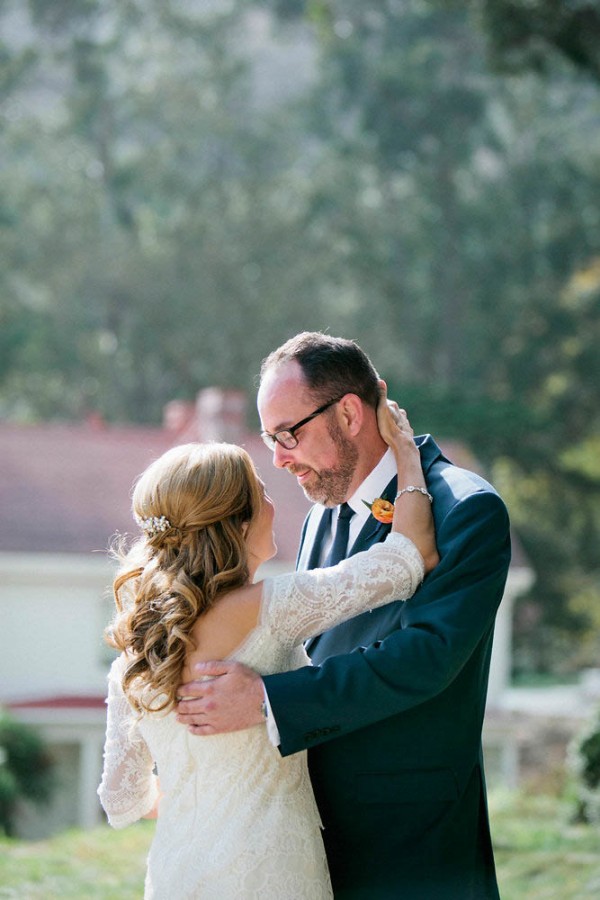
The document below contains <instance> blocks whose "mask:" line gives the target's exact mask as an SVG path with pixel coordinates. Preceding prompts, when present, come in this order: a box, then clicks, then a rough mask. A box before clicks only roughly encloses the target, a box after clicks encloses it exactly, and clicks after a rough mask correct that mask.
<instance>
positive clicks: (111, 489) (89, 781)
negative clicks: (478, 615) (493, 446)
mask: <svg viewBox="0 0 600 900" xmlns="http://www.w3.org/2000/svg"><path fill="white" fill-rule="evenodd" d="M246 412H247V398H246V397H245V395H244V394H242V393H241V392H239V391H233V390H223V389H220V388H207V389H205V390H203V391H201V392H200V393H199V394H198V397H197V399H196V402H195V403H193V404H188V403H181V402H178V401H176V402H173V403H171V404H169V405H168V406H167V407H166V409H165V414H164V421H163V423H162V425H161V426H160V427H148V426H134V425H126V426H112V425H111V426H108V425H106V424H105V423H104V422H103V421H102V420H101V419H99V418H98V417H95V416H93V417H90V418H89V419H88V421H86V422H84V423H82V424H57V423H45V424H39V425H32V426H23V425H15V424H8V423H4V424H0V458H1V459H2V466H0V621H1V622H2V638H3V641H2V644H3V649H2V654H1V655H0V704H2V705H4V706H6V707H8V708H9V710H11V711H12V713H13V715H15V716H18V718H19V719H20V720H22V721H24V722H28V723H31V724H33V725H35V726H37V727H38V728H39V730H40V731H41V733H42V734H43V736H44V737H45V738H46V740H47V741H48V743H49V745H50V747H51V751H52V754H53V756H54V759H55V762H56V766H57V771H58V775H59V778H60V784H61V789H60V790H59V791H58V792H57V795H56V798H55V800H54V802H53V803H52V805H51V806H50V808H49V809H45V810H42V811H38V810H35V809H33V808H29V807H25V808H24V809H23V811H22V814H21V817H20V821H19V831H20V833H21V835H23V836H24V837H31V838H37V837H41V836H44V835H46V834H49V833H51V832H52V831H55V830H58V829H61V828H65V827H70V826H74V825H79V826H81V827H91V826H94V825H95V824H97V823H99V822H100V821H102V819H103V816H102V811H101V809H100V807H99V804H98V801H97V797H96V787H97V785H98V782H99V778H100V772H101V766H102V747H103V741H104V729H105V705H104V696H105V687H106V674H107V670H108V667H109V665H110V661H111V659H112V658H113V652H112V651H111V650H110V648H108V647H107V646H106V645H105V644H104V642H103V638H102V633H103V629H104V627H105V626H106V624H107V623H108V621H109V618H110V616H111V612H112V603H113V601H112V597H111V594H110V586H111V581H112V573H113V568H112V563H111V561H110V558H109V555H108V553H107V548H108V547H109V544H110V543H111V538H112V537H113V536H114V535H115V534H116V533H119V534H125V533H127V532H132V531H136V530H137V529H136V527H135V525H134V524H133V521H132V518H131V511H130V497H131V489H132V485H133V483H134V480H135V478H136V477H137V475H139V473H140V472H141V471H143V469H145V468H146V466H147V465H148V464H149V463H150V462H151V461H152V460H153V459H155V458H156V457H158V456H159V455H160V454H162V453H163V452H164V451H165V450H167V449H168V448H169V447H171V446H174V445H175V444H181V443H186V442H187V441H198V440H200V441H211V440H226V441H231V442H235V443H238V444H241V445H242V446H244V447H245V448H246V449H247V450H248V452H249V453H250V455H251V456H252V458H253V459H254V461H255V464H256V466H257V468H258V470H259V472H260V474H261V477H262V478H263V479H264V481H265V483H266V486H267V491H268V493H269V494H270V495H271V497H272V498H273V500H274V503H275V507H276V516H275V533H276V539H277V544H278V553H277V556H276V558H275V559H274V560H273V561H271V562H270V563H268V564H267V565H266V566H265V571H269V572H270V573H273V572H277V571H289V570H290V569H292V568H293V567H294V562H295V556H296V548H297V544H298V539H299V536H300V530H301V527H302V522H303V520H304V516H305V515H306V512H307V510H308V508H309V504H308V502H307V501H306V499H305V498H304V496H303V495H302V493H301V492H300V491H299V490H298V488H297V486H296V483H295V480H294V479H293V478H291V477H290V476H289V474H288V473H287V472H283V471H281V470H277V469H275V468H274V466H273V465H272V458H271V453H270V451H269V450H268V449H267V448H266V447H265V445H264V444H263V442H262V440H261V438H260V436H259V435H258V434H257V433H255V432H254V431H252V430H250V429H248V427H247V426H246ZM443 449H444V451H445V453H446V454H447V455H448V457H449V458H450V459H452V460H453V461H454V462H456V463H458V464H460V465H465V466H467V467H469V468H474V467H475V466H476V464H475V461H474V460H473V459H472V458H471V457H470V455H469V454H468V452H467V450H466V448H465V447H463V446H461V445H457V444H450V443H448V444H444V445H443ZM530 578H531V573H530V571H529V569H528V567H527V566H526V564H525V563H524V561H523V560H522V559H521V558H520V557H519V556H518V555H517V556H516V557H515V559H514V561H513V565H512V568H511V572H510V576H509V582H508V586H507V590H506V594H505V598H504V601H503V604H502V607H501V613H500V616H499V619H498V624H497V631H496V642H495V649H494V657H493V662H492V672H491V678H490V691H489V704H490V706H491V707H494V706H495V705H497V704H498V702H499V699H500V697H501V695H502V692H503V691H504V689H505V688H506V686H507V684H508V679H509V670H510V621H511V609H512V603H513V600H514V597H515V596H517V595H518V594H519V593H520V592H522V591H523V590H525V589H526V587H527V586H528V584H529V580H530Z"/></svg>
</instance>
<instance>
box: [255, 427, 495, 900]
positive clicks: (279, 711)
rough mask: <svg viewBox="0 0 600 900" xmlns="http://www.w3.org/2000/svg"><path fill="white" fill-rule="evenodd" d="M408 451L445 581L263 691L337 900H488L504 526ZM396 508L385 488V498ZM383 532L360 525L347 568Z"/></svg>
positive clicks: (424, 442)
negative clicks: (298, 774) (487, 717)
mask: <svg viewBox="0 0 600 900" xmlns="http://www.w3.org/2000/svg"><path fill="white" fill-rule="evenodd" d="M417 443H418V444H419V447H420V451H421V458H422V463H423V469H424V472H425V477H426V481H427V486H428V489H429V491H430V492H431V494H432V495H433V498H434V499H433V513H434V518H435V525H436V535H437V545H438V551H439V553H440V563H439V565H438V566H437V567H436V569H435V570H434V571H433V572H431V573H430V574H429V575H428V576H427V577H426V579H425V581H424V582H423V584H422V586H421V587H420V588H419V590H418V591H417V593H416V594H415V596H414V597H413V598H412V599H411V600H409V601H407V602H404V603H403V602H398V603H392V604H390V605H389V606H385V607H381V608H380V609H377V610H374V611H373V612H368V613H364V614H363V615H361V616H358V617H356V618H355V619H352V620H351V621H349V622H346V623H344V624H342V625H339V626H337V627H336V628H333V629H332V630H331V631H329V632H326V633H325V634H323V635H321V636H320V637H318V638H316V639H315V640H314V641H313V642H311V644H310V645H309V647H308V650H309V653H310V655H311V658H312V662H313V666H312V667H305V668H302V669H299V670H297V671H295V672H287V673H282V674H279V675H272V676H268V677H266V678H265V679H264V680H265V685H266V689H267V692H268V695H269V700H270V703H271V708H272V710H273V713H274V716H275V720H276V722H277V725H278V728H279V732H280V735H281V752H282V753H283V754H284V755H287V754H290V753H295V752H296V751H298V750H302V749H306V748H308V750H309V765H310V771H311V777H312V780H313V784H314V788H315V792H316V795H317V801H318V804H319V809H320V811H321V816H322V818H323V824H324V826H325V831H324V838H325V843H326V847H327V854H328V859H329V864H330V868H331V873H332V880H333V884H334V891H335V896H336V898H337V897H339V898H351V897H353V898H363V900H379V898H390V900H392V898H396V897H397V898H399V900H417V898H418V900H441V898H451V900H467V898H469V900H488V898H497V897H498V889H497V886H496V876H495V870H494V859H493V853H492V845H491V840H490V831H489V824H488V814H487V803H486V793H485V779H484V772H483V762H482V754H481V729H482V723H483V716H484V710H485V698H486V691H487V682H488V672H489V665H490V653H491V648H492V635H493V628H494V619H495V616H496V611H497V609H498V605H499V603H500V599H501V597H502V592H503V589H504V584H505V581H506V575H507V570H508V564H509V560H510V540H509V523H508V516H507V512H506V509H505V507H504V504H503V503H502V501H501V499H500V498H499V496H498V494H497V493H496V492H495V491H494V489H493V488H492V487H491V485H489V484H488V483H487V482H486V481H484V480H483V479H482V478H480V477H479V476H478V475H475V474H473V473H472V472H468V471H465V470H464V469H459V468H458V467H456V466H453V465H452V464H451V463H450V462H449V461H448V460H447V459H445V457H444V456H443V455H442V454H441V452H440V450H439V448H438V446H437V445H436V443H435V442H434V441H433V439H432V438H431V437H430V436H429V435H426V436H424V437H420V438H417ZM395 493H396V483H395V479H394V481H392V483H391V484H390V485H388V489H387V490H386V493H385V496H387V497H390V498H392V499H393V498H394V496H395ZM364 499H365V500H369V501H370V500H373V499H374V498H372V497H365V498H364ZM313 512H314V510H313V511H311V513H309V516H310V515H311V514H312V513H313ZM388 531H389V526H385V525H381V524H380V523H378V522H376V521H375V520H374V519H373V518H369V520H368V521H367V523H366V525H365V526H364V528H363V529H362V532H361V534H360V535H359V537H358V539H357V541H356V543H355V544H354V546H353V547H352V549H351V553H356V552H358V551H360V550H364V549H366V548H368V547H369V546H371V545H372V544H374V543H376V542H378V541H381V540H383V539H384V538H385V536H386V534H387V533H388ZM305 533H306V526H305V529H304V532H303V536H302V540H304V535H305Z"/></svg>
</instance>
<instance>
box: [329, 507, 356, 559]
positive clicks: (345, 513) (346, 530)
mask: <svg viewBox="0 0 600 900" xmlns="http://www.w3.org/2000/svg"><path fill="white" fill-rule="evenodd" d="M353 515H354V510H353V509H352V507H351V506H348V504H347V503H342V505H341V506H340V511H339V513H338V518H337V523H336V526H335V534H334V536H333V544H332V545H331V550H330V551H329V553H328V555H327V559H326V560H325V562H324V563H323V568H327V567H328V566H335V564H336V563H339V561H340V560H341V559H345V558H346V553H347V552H348V536H349V534H350V519H351V518H352V516H353Z"/></svg>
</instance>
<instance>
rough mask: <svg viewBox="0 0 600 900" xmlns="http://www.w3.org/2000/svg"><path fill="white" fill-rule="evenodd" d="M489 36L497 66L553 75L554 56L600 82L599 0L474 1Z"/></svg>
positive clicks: (473, 3) (473, 4) (472, 3)
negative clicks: (562, 57) (528, 68)
mask: <svg viewBox="0 0 600 900" xmlns="http://www.w3.org/2000/svg"><path fill="white" fill-rule="evenodd" d="M471 5H472V6H473V7H474V8H475V9H476V10H478V11H479V13H480V14H481V16H482V20H483V22H484V25H485V27H486V29H487V31H488V33H489V36H490V41H491V46H492V48H493V52H494V55H495V58H496V62H497V63H499V64H500V65H502V66H504V67H506V68H508V69H522V68H523V67H533V68H537V69H539V70H541V71H547V69H548V67H549V65H550V64H551V58H552V55H553V53H554V54H556V53H557V52H558V53H560V54H561V55H563V56H564V57H565V58H566V59H568V60H569V62H571V63H572V64H574V65H575V66H577V67H578V68H580V69H581V70H582V71H585V72H587V73H588V74H591V75H592V77H594V78H595V79H596V80H600V9H599V8H598V3H597V2H596V0H471Z"/></svg>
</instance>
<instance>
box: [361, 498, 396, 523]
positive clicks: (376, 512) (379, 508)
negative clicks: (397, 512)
mask: <svg viewBox="0 0 600 900" xmlns="http://www.w3.org/2000/svg"><path fill="white" fill-rule="evenodd" d="M363 503H364V504H365V506H368V508H369V509H370V510H371V515H372V516H373V518H374V519H377V521H378V522H383V524H384V525H389V524H390V523H391V521H392V519H393V518H394V504H393V503H390V501H389V500H384V499H383V498H382V497H377V499H376V500H373V502H372V503H367V501H366V500H363Z"/></svg>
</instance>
